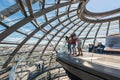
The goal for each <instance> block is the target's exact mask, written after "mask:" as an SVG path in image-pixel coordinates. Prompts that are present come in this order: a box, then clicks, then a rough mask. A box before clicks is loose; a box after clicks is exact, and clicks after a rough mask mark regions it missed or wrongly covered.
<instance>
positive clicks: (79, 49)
mask: <svg viewBox="0 0 120 80" xmlns="http://www.w3.org/2000/svg"><path fill="white" fill-rule="evenodd" d="M81 45H82V41H81V40H80V39H79V38H77V49H78V55H77V56H79V55H81V56H82V55H83V53H82V48H81Z"/></svg>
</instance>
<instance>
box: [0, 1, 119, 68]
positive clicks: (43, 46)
mask: <svg viewBox="0 0 120 80" xmlns="http://www.w3.org/2000/svg"><path fill="white" fill-rule="evenodd" d="M88 2H89V0H78V1H77V0H1V3H0V6H2V7H1V9H0V20H1V21H0V52H1V53H0V57H1V62H0V64H1V68H5V67H7V66H8V65H10V63H12V62H13V61H15V60H18V59H20V58H22V57H25V58H27V59H29V58H33V57H35V58H33V59H36V60H40V59H44V60H47V62H46V64H49V66H50V65H53V63H52V62H54V63H55V61H54V60H55V51H54V48H55V49H56V50H59V48H60V46H61V45H63V44H64V43H65V39H64V37H65V36H69V35H70V34H71V33H73V32H74V33H76V34H77V35H78V36H79V37H80V38H81V39H82V41H83V49H85V48H86V47H87V45H88V44H89V43H94V44H95V43H97V42H99V41H100V42H103V43H104V44H105V38H106V37H107V36H108V35H112V34H119V33H120V23H119V22H120V21H119V18H120V16H119V15H117V14H119V11H120V10H119V8H118V9H115V10H112V11H108V12H101V13H93V12H90V11H88V10H87V9H86V5H87V3H88ZM2 3H4V4H2ZM5 3H6V4H5ZM3 6H5V7H3ZM46 57H47V58H46ZM51 63H52V64H51ZM55 64H56V63H55Z"/></svg>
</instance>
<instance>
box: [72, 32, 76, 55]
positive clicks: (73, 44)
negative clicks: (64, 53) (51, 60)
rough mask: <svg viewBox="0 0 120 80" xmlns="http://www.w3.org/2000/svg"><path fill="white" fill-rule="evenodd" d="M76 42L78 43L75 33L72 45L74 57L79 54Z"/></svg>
mask: <svg viewBox="0 0 120 80" xmlns="http://www.w3.org/2000/svg"><path fill="white" fill-rule="evenodd" d="M76 41H77V37H76V34H75V33H73V34H71V44H72V54H73V55H76V54H77V52H76Z"/></svg>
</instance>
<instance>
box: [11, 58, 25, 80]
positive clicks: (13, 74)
mask: <svg viewBox="0 0 120 80" xmlns="http://www.w3.org/2000/svg"><path fill="white" fill-rule="evenodd" d="M23 60H24V58H21V59H20V60H19V61H18V63H17V64H15V65H14V66H13V67H12V69H11V70H10V75H9V80H15V71H16V68H17V66H18V65H19V64H20V63H21V61H23Z"/></svg>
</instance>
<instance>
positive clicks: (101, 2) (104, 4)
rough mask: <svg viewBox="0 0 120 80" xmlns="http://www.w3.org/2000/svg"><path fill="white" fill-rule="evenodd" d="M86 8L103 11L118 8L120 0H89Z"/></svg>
mask: <svg viewBox="0 0 120 80" xmlns="http://www.w3.org/2000/svg"><path fill="white" fill-rule="evenodd" d="M89 1H90V2H88V4H87V9H88V10H89V11H92V12H105V11H109V10H113V9H116V8H120V0H89Z"/></svg>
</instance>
